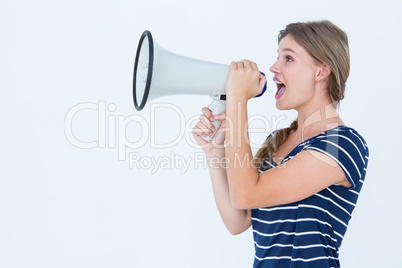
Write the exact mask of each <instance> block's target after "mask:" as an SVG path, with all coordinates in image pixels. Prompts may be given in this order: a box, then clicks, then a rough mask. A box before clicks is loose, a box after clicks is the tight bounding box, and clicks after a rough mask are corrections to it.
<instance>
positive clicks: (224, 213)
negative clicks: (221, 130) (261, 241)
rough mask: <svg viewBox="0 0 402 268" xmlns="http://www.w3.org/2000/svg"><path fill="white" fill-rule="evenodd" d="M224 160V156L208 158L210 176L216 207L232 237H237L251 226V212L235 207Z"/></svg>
mask: <svg viewBox="0 0 402 268" xmlns="http://www.w3.org/2000/svg"><path fill="white" fill-rule="evenodd" d="M224 159H225V158H224V154H222V155H221V156H220V157H217V158H216V159H214V158H207V161H208V167H209V174H210V176H211V181H212V188H213V191H214V197H215V202H216V206H217V208H218V211H219V214H220V215H221V218H222V220H223V223H224V224H225V226H226V228H227V229H228V231H229V232H230V233H231V234H232V235H237V234H241V233H243V232H244V231H246V230H247V229H248V228H249V227H250V226H251V211H250V210H249V209H238V208H235V207H234V206H233V204H232V198H231V196H230V192H229V185H228V179H227V176H226V168H225V167H224V166H225V164H226V163H225V162H222V161H224ZM218 165H219V166H218Z"/></svg>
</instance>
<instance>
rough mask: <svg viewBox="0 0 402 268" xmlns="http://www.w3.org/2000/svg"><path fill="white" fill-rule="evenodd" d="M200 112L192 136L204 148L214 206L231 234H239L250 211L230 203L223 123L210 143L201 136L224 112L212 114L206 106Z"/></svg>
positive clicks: (209, 131)
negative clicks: (201, 113)
mask: <svg viewBox="0 0 402 268" xmlns="http://www.w3.org/2000/svg"><path fill="white" fill-rule="evenodd" d="M202 112H203V115H201V117H200V121H199V122H198V123H197V125H196V126H195V127H194V130H193V136H194V138H195V139H196V141H197V143H198V144H199V145H200V146H201V148H202V149H203V150H204V152H205V155H206V157H207V163H208V168H209V174H210V176H211V181H212V189H213V192H214V197H215V202H216V206H217V208H218V211H219V213H220V215H221V218H222V220H223V222H224V224H225V226H226V228H227V229H228V231H229V232H230V233H231V234H233V235H236V234H240V233H242V232H244V231H245V230H247V229H248V228H249V227H250V225H251V211H250V210H244V209H238V208H235V207H233V205H232V199H231V195H230V192H229V185H228V179H227V175H226V168H227V166H226V164H227V163H226V161H225V160H226V158H225V149H224V147H223V142H224V137H225V133H224V129H225V125H224V123H223V124H222V126H221V128H220V129H219V130H218V131H217V132H216V134H215V136H214V137H213V139H212V141H211V142H210V143H208V142H206V141H205V140H204V139H203V138H202V137H201V136H205V135H209V134H210V133H212V132H213V131H212V127H213V125H212V124H211V122H212V121H213V120H215V119H216V120H220V121H223V120H224V119H225V114H220V115H215V116H213V115H212V113H211V111H210V110H209V109H208V108H206V107H204V108H203V109H202Z"/></svg>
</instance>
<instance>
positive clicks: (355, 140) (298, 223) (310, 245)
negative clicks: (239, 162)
mask: <svg viewBox="0 0 402 268" xmlns="http://www.w3.org/2000/svg"><path fill="white" fill-rule="evenodd" d="M303 150H315V151H318V152H321V153H323V154H325V155H327V156H329V157H330V158H332V159H333V160H335V161H336V162H337V163H338V165H339V166H340V167H341V168H342V169H343V171H344V172H345V175H346V177H347V179H348V180H349V182H350V183H351V184H352V187H351V188H346V187H344V186H342V185H337V184H334V185H332V186H330V187H328V188H326V189H324V190H322V191H320V192H319V193H316V194H314V195H312V196H310V197H308V198H306V199H304V200H301V201H298V202H294V203H291V204H285V205H281V206H275V207H267V208H259V209H253V210H252V224H253V235H254V244H255V259H254V267H320V268H323V267H340V262H339V247H340V246H341V244H342V240H343V237H344V235H345V232H346V229H347V226H348V223H349V220H350V218H351V215H352V212H353V209H354V208H355V205H356V202H357V199H358V197H359V193H360V190H361V188H362V185H363V182H364V178H365V176H366V170H367V164H368V159H369V151H368V147H367V144H366V142H365V141H364V139H363V138H362V137H361V136H360V135H359V134H358V133H357V132H356V130H354V129H352V128H350V127H347V126H339V127H336V128H334V129H331V130H328V131H324V132H322V133H320V134H319V135H317V136H315V137H312V138H310V139H308V140H305V141H303V142H302V143H300V144H299V145H298V146H297V147H296V148H295V149H293V151H292V152H291V153H290V154H289V155H288V156H287V157H286V158H285V159H283V161H282V162H281V163H284V162H286V161H288V160H290V159H292V158H293V157H294V156H295V155H296V154H298V153H299V152H301V151H303ZM276 166H277V164H276V163H275V162H273V161H272V162H270V161H266V162H265V163H264V165H263V166H262V169H261V170H260V172H262V171H265V170H268V169H270V168H274V167H276Z"/></svg>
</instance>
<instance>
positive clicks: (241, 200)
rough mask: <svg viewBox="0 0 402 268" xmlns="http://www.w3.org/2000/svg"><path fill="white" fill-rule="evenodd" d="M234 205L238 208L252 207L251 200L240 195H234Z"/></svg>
mask: <svg viewBox="0 0 402 268" xmlns="http://www.w3.org/2000/svg"><path fill="white" fill-rule="evenodd" d="M232 206H233V207H234V208H236V209H251V208H253V207H252V206H251V202H250V200H249V199H248V198H246V197H244V196H240V195H234V196H233V197H232Z"/></svg>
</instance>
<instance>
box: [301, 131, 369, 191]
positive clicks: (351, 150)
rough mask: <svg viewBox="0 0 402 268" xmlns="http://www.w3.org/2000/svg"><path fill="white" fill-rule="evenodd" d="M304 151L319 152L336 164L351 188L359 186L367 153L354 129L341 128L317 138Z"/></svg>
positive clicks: (364, 144)
mask: <svg viewBox="0 0 402 268" xmlns="http://www.w3.org/2000/svg"><path fill="white" fill-rule="evenodd" d="M304 150H315V151H318V152H321V153H323V154H325V155H327V156H329V157H330V158H332V159H333V160H335V162H337V163H338V165H339V166H340V167H341V168H342V169H343V171H344V172H345V175H346V178H347V179H348V180H349V182H350V183H351V184H352V188H355V187H356V186H357V185H361V184H362V183H363V181H364V178H365V176H366V170H367V164H368V158H369V151H368V147H367V144H366V142H365V141H364V139H363V137H361V136H360V135H359V134H358V133H357V132H356V131H355V130H354V129H352V128H349V127H346V126H343V128H338V129H336V130H330V131H328V132H326V133H325V134H323V135H319V136H317V138H316V139H314V140H312V141H311V143H310V144H308V145H307V146H306V147H305V148H304Z"/></svg>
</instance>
